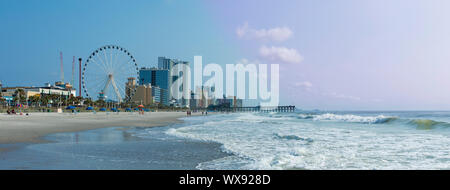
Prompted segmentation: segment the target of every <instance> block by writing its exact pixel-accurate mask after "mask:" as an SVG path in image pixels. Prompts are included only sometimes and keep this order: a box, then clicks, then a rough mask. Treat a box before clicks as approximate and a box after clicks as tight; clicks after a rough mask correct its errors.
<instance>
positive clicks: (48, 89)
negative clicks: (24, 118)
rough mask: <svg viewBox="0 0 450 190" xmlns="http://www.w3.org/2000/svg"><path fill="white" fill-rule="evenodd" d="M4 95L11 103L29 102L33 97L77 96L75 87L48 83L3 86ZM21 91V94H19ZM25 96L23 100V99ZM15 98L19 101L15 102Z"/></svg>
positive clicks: (65, 97)
mask: <svg viewBox="0 0 450 190" xmlns="http://www.w3.org/2000/svg"><path fill="white" fill-rule="evenodd" d="M1 92H2V96H3V97H4V98H5V99H6V101H7V103H8V104H9V105H13V104H15V103H18V102H22V103H23V102H29V101H31V99H32V97H33V98H35V97H39V98H40V99H42V98H43V97H46V96H50V95H53V96H57V97H60V98H64V99H68V98H70V97H71V96H76V90H75V89H67V88H63V87H60V86H56V83H55V85H54V86H52V85H50V84H49V83H46V84H45V86H42V87H34V86H30V87H27V86H18V87H2V89H1ZM19 93H20V95H19ZM22 98H23V100H21V99H22ZM14 99H17V101H18V102H14Z"/></svg>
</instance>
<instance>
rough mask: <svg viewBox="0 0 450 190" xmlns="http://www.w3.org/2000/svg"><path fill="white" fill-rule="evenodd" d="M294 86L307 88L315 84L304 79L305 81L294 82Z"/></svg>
mask: <svg viewBox="0 0 450 190" xmlns="http://www.w3.org/2000/svg"><path fill="white" fill-rule="evenodd" d="M294 86H296V87H305V88H311V87H312V86H313V85H312V83H311V82H309V81H303V82H296V83H294Z"/></svg>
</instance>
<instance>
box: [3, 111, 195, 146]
mask: <svg viewBox="0 0 450 190" xmlns="http://www.w3.org/2000/svg"><path fill="white" fill-rule="evenodd" d="M198 115H201V113H192V116H198ZM183 117H186V112H151V113H145V114H144V115H139V114H138V113H134V112H133V113H119V114H117V113H104V112H102V113H96V114H94V113H77V114H72V113H62V114H61V113H31V114H30V115H29V116H25V115H6V114H5V115H3V114H1V115H0V144H14V143H42V142H46V140H44V139H43V138H42V137H44V136H46V135H49V134H53V133H64V132H77V131H85V130H92V129H99V128H107V127H158V126H167V125H170V124H175V123H180V122H182V121H181V120H179V119H180V118H183ZM0 151H5V150H2V149H0Z"/></svg>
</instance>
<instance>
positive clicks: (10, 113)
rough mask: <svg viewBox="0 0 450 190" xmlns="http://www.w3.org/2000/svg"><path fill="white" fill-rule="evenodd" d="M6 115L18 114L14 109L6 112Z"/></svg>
mask: <svg viewBox="0 0 450 190" xmlns="http://www.w3.org/2000/svg"><path fill="white" fill-rule="evenodd" d="M6 113H7V114H8V115H16V114H17V113H16V111H15V110H14V109H12V110H11V111H10V110H9V109H8V110H7V111H6Z"/></svg>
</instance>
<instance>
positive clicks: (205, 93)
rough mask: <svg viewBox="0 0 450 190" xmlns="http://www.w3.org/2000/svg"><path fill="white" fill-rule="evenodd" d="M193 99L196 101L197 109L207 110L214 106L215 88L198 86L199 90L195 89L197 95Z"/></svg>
mask: <svg viewBox="0 0 450 190" xmlns="http://www.w3.org/2000/svg"><path fill="white" fill-rule="evenodd" d="M191 96H192V95H191ZM192 98H194V99H196V101H195V103H196V105H195V107H197V108H207V107H208V106H210V105H214V103H215V96H214V87H209V86H197V88H196V89H195V94H194V96H193V97H192ZM192 98H191V99H192Z"/></svg>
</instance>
